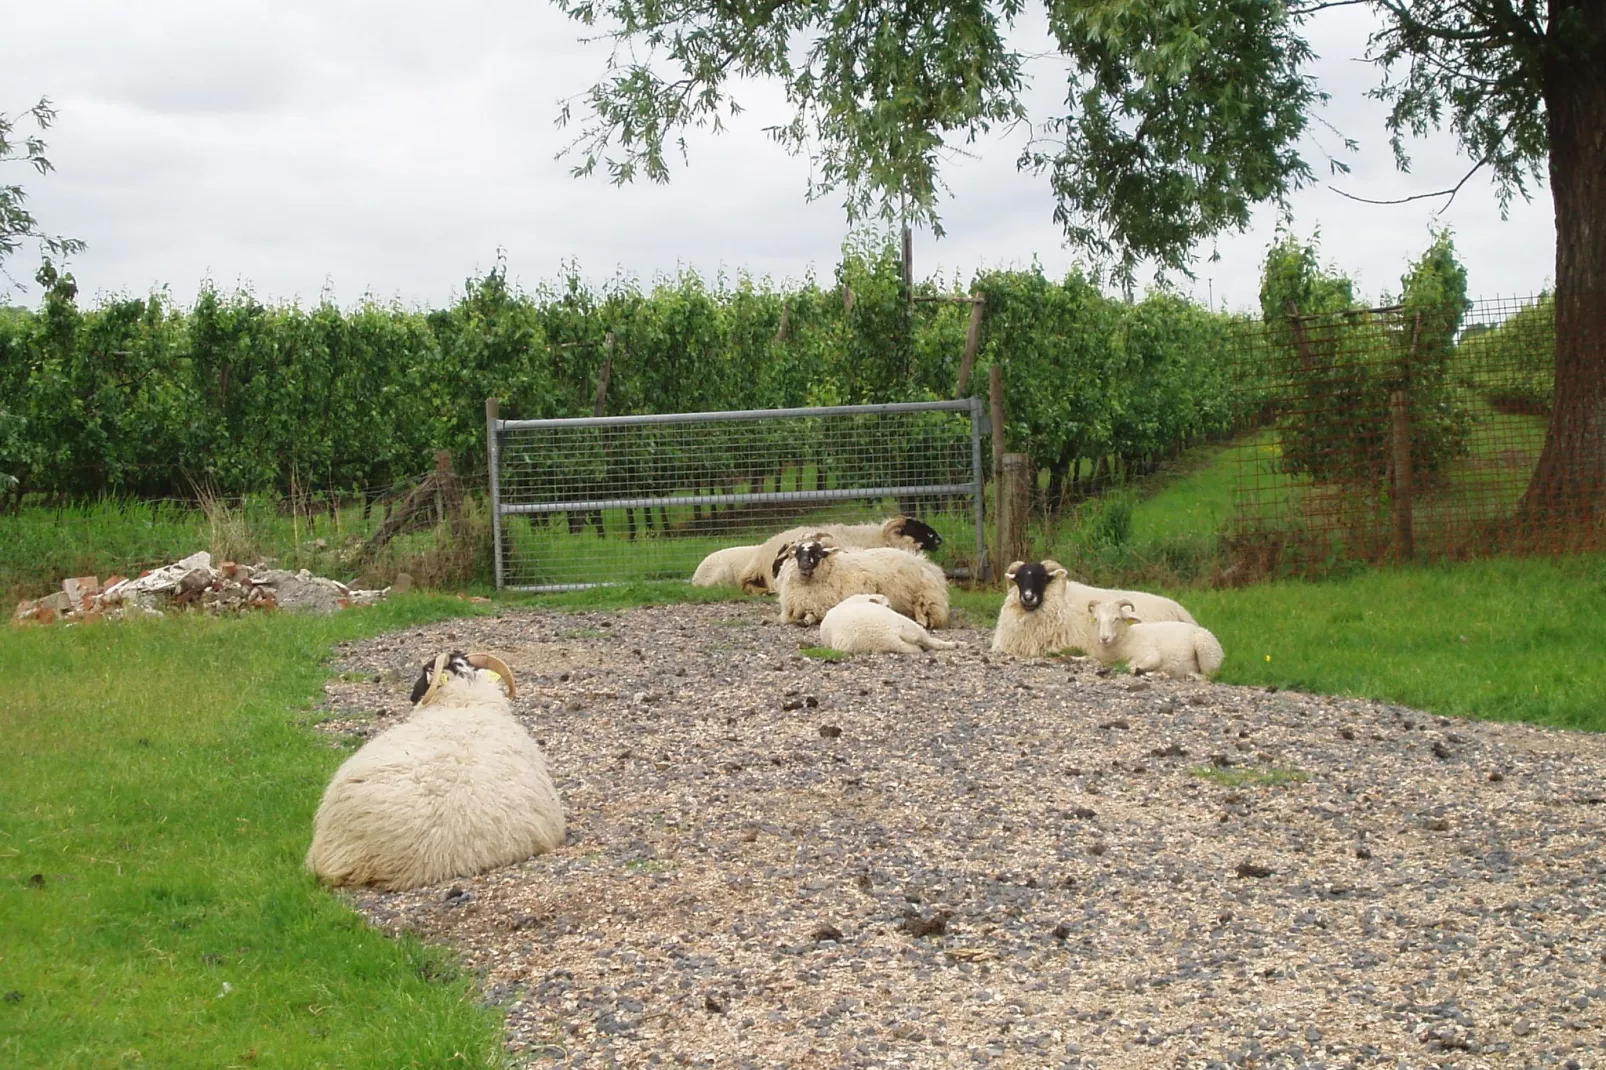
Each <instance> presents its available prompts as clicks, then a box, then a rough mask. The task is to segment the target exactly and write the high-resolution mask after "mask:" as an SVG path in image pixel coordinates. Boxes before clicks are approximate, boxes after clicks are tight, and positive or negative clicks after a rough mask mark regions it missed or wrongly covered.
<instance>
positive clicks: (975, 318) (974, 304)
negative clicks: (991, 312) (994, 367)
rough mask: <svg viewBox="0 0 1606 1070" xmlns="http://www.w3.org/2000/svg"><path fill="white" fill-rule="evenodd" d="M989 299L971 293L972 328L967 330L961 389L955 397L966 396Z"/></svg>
mask: <svg viewBox="0 0 1606 1070" xmlns="http://www.w3.org/2000/svg"><path fill="white" fill-rule="evenodd" d="M986 308H987V299H986V298H985V297H983V296H982V295H981V294H971V295H970V329H969V330H967V331H966V332H965V357H964V359H963V360H961V361H960V362H959V389H958V390H956V391H954V397H955V398H962V397H964V396H965V387H967V386H969V385H970V372H971V369H972V368H974V367H975V366H976V351H977V350H978V349H980V348H981V317H982V313H984V312H985V311H986Z"/></svg>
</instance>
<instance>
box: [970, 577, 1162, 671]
mask: <svg viewBox="0 0 1606 1070" xmlns="http://www.w3.org/2000/svg"><path fill="white" fill-rule="evenodd" d="M1004 578H1005V579H1006V580H1007V581H1008V583H1009V593H1008V594H1007V595H1006V596H1005V597H1004V605H1003V608H1002V609H1000V610H999V611H998V626H997V628H995V629H994V630H993V652H994V653H997V654H1014V655H1016V656H1017V657H1023V658H1036V657H1042V656H1043V655H1044V654H1047V653H1049V652H1051V651H1054V650H1065V649H1067V648H1074V649H1076V650H1080V651H1083V652H1084V653H1091V651H1092V648H1093V644H1094V643H1095V642H1096V641H1097V639H1098V636H1097V634H1096V630H1095V628H1094V626H1093V620H1092V618H1091V617H1090V616H1088V615H1087V610H1086V605H1087V603H1088V602H1090V601H1094V600H1100V601H1102V600H1104V599H1108V598H1126V599H1129V600H1130V601H1131V602H1132V603H1133V604H1134V605H1135V606H1137V607H1139V609H1140V610H1141V612H1142V613H1143V614H1144V619H1145V620H1150V621H1162V620H1178V621H1183V622H1184V623H1187V624H1192V623H1194V620H1193V617H1192V616H1191V615H1190V614H1189V613H1188V611H1187V610H1186V609H1184V608H1182V606H1181V605H1180V604H1178V603H1176V602H1174V601H1172V600H1171V599H1169V598H1165V597H1163V596H1161V595H1157V594H1148V593H1146V592H1143V591H1110V590H1106V589H1104V588H1102V587H1090V586H1088V585H1087V584H1085V583H1077V582H1076V581H1075V580H1073V579H1071V578H1070V574H1069V573H1067V572H1066V571H1065V566H1063V565H1061V564H1060V563H1059V562H1058V561H1055V560H1054V559H1052V558H1045V559H1044V560H1042V561H1040V562H1039V561H1033V562H1030V563H1028V562H1025V561H1016V562H1015V563H1013V564H1012V565H1010V566H1009V571H1008V572H1006V573H1005V574H1004Z"/></svg>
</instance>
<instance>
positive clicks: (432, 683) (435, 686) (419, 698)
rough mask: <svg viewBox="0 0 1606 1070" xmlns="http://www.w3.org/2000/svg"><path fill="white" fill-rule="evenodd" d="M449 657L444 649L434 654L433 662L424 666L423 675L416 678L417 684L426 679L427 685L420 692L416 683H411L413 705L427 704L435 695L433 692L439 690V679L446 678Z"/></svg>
mask: <svg viewBox="0 0 1606 1070" xmlns="http://www.w3.org/2000/svg"><path fill="white" fill-rule="evenodd" d="M451 657H452V656H451V655H450V654H448V653H445V652H444V651H443V652H441V653H439V654H436V655H435V664H434V665H432V666H430V667H428V668H426V669H425V670H424V675H423V676H421V677H419V679H418V684H422V683H424V681H425V679H428V680H429V685H428V686H427V687H425V688H424V689H423V691H422V692H420V691H419V687H418V684H414V685H413V705H414V706H427V705H428V704H429V700H430V699H432V698H434V697H435V692H436V691H439V690H440V686H441V681H442V680H444V679H446V663H447V662H448V661H450V660H451Z"/></svg>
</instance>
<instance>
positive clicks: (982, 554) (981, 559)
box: [970, 398, 993, 582]
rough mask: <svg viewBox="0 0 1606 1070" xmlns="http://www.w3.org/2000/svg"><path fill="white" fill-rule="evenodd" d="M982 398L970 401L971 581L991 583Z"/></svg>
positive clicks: (991, 571) (991, 566)
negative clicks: (973, 543)
mask: <svg viewBox="0 0 1606 1070" xmlns="http://www.w3.org/2000/svg"><path fill="white" fill-rule="evenodd" d="M981 415H982V413H981V398H971V399H970V471H971V476H972V483H971V512H972V514H973V515H974V516H975V518H976V569H975V571H974V572H973V573H972V574H971V580H972V581H973V582H974V581H990V580H991V579H992V578H993V563H992V562H991V561H989V560H988V559H987V526H986V520H985V513H986V505H985V503H986V500H987V470H986V469H985V468H983V467H982V466H981Z"/></svg>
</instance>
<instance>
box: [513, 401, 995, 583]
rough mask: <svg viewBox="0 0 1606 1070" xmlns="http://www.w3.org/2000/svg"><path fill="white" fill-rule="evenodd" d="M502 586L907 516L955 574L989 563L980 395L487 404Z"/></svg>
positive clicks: (647, 573)
mask: <svg viewBox="0 0 1606 1070" xmlns="http://www.w3.org/2000/svg"><path fill="white" fill-rule="evenodd" d="M485 411H486V432H487V437H488V445H489V451H488V452H489V455H490V484H491V508H492V520H493V530H494V538H495V552H496V585H497V587H499V588H505V589H507V590H515V591H565V590H577V589H580V588H584V587H592V586H597V585H599V584H617V583H629V582H634V581H642V580H664V579H680V580H689V579H690V578H691V576H692V573H693V571H695V569H696V568H697V565H698V563H699V562H700V561H702V559H703V558H704V556H706V555H707V554H709V553H711V552H712V551H714V550H718V549H722V548H725V547H730V546H741V545H756V544H758V543H761V542H763V541H764V540H765V539H766V538H768V537H769V536H770V535H772V534H774V533H775V532H778V531H781V530H784V529H786V528H789V527H794V526H799V525H803V524H810V523H816V522H818V523H821V524H824V523H842V522H864V521H871V520H880V519H882V518H883V517H885V516H888V515H891V514H894V513H903V514H904V515H909V516H916V517H918V518H919V519H920V520H923V521H925V522H926V523H928V524H930V525H931V526H932V527H934V528H936V529H937V530H938V531H939V532H940V533H941V534H942V536H943V546H942V547H941V548H940V549H939V550H938V551H937V552H936V553H935V554H934V555H933V556H934V557H935V558H936V559H937V560H938V561H939V562H941V563H942V564H943V565H944V567H945V568H946V569H948V571H949V572H950V573H951V574H955V575H961V576H963V575H981V574H982V573H983V570H984V568H985V562H986V556H985V555H986V549H985V544H984V540H983V523H982V509H983V506H982V494H983V479H984V470H983V468H982V460H981V456H982V454H981V438H982V435H983V434H984V433H985V429H984V427H983V420H984V415H983V407H982V403H981V401H980V400H979V399H976V398H967V399H963V400H960V401H932V402H903V403H895V404H886V405H841V406H834V407H830V408H807V409H758V410H749V411H742V412H691V413H670V414H665V415H653V416H601V417H579V418H575V419H564V420H503V419H501V418H500V416H499V413H498V411H497V404H496V401H495V400H494V399H492V400H488V401H487V402H486V403H485Z"/></svg>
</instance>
